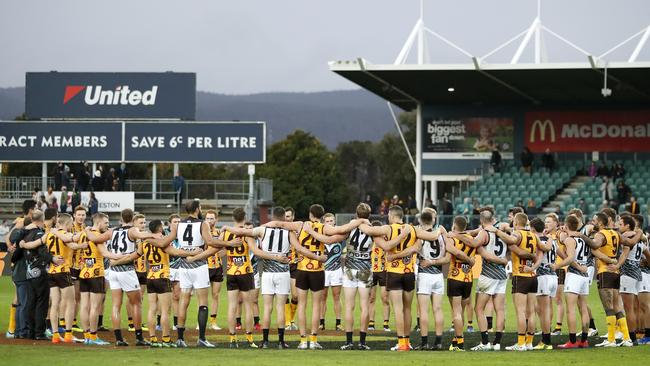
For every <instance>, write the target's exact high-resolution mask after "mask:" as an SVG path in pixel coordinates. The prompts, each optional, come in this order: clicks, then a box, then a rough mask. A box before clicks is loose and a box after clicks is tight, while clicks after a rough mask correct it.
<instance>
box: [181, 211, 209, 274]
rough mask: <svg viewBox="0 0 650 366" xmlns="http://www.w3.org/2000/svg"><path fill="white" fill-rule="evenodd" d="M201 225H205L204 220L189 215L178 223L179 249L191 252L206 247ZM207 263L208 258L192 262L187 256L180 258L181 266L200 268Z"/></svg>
mask: <svg viewBox="0 0 650 366" xmlns="http://www.w3.org/2000/svg"><path fill="white" fill-rule="evenodd" d="M201 225H203V221H202V220H200V219H197V218H194V217H187V218H186V219H184V220H182V221H181V222H180V223H179V224H178V232H177V233H176V240H178V245H179V249H183V250H185V251H189V252H191V251H196V250H198V249H205V242H204V241H203V236H202V235H201ZM207 265H208V260H207V259H202V260H200V261H195V262H192V263H190V262H188V261H187V260H186V259H185V258H180V259H179V261H178V266H179V268H198V267H201V266H207Z"/></svg>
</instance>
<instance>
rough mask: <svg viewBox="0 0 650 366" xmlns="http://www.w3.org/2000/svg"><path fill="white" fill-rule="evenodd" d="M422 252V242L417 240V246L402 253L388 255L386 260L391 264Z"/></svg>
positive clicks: (412, 246)
mask: <svg viewBox="0 0 650 366" xmlns="http://www.w3.org/2000/svg"><path fill="white" fill-rule="evenodd" d="M420 250H422V240H417V241H416V242H415V245H411V246H410V247H408V248H406V249H404V250H402V251H401V252H398V253H386V260H387V261H389V262H391V261H394V260H395V259H400V258H404V257H409V256H412V255H413V254H416V253H419V252H420Z"/></svg>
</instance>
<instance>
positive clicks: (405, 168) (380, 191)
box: [336, 112, 415, 210]
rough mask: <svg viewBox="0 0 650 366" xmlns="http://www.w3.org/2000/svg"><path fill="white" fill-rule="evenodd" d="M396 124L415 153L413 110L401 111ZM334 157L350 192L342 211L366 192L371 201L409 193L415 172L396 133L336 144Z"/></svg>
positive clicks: (364, 195)
mask: <svg viewBox="0 0 650 366" xmlns="http://www.w3.org/2000/svg"><path fill="white" fill-rule="evenodd" d="M399 123H400V127H401V128H402V132H403V133H404V138H405V139H406V143H407V145H408V146H409V149H410V150H411V152H413V153H415V113H414V112H404V113H401V114H400V115H399ZM336 156H337V160H338V164H339V167H340V169H341V171H342V173H343V175H344V180H345V182H347V184H348V190H349V192H350V201H349V204H348V205H346V206H345V208H346V210H351V209H353V208H354V205H356V203H357V202H359V201H362V200H365V198H366V195H368V194H369V195H370V196H371V200H372V201H373V203H375V204H378V203H379V201H380V200H381V199H382V198H390V197H391V196H393V195H394V194H397V195H399V196H400V198H402V199H404V200H405V199H406V197H407V196H408V195H413V192H414V186H415V172H414V171H413V166H412V165H411V162H410V160H409V157H408V154H407V152H406V150H405V149H404V144H403V143H402V139H401V138H400V136H399V134H398V133H397V132H391V133H387V134H386V135H384V137H383V138H382V139H381V140H380V141H379V142H376V143H372V142H369V141H351V142H344V143H340V144H339V145H338V146H337V149H336Z"/></svg>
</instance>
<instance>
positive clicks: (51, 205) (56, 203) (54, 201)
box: [49, 197, 59, 211]
mask: <svg viewBox="0 0 650 366" xmlns="http://www.w3.org/2000/svg"><path fill="white" fill-rule="evenodd" d="M49 207H50V208H55V209H56V210H57V211H59V203H58V202H57V201H56V197H54V198H52V203H50V204H49Z"/></svg>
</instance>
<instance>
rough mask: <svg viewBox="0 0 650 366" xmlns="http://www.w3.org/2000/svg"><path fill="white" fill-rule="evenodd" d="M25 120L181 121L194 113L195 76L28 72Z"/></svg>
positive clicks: (190, 117) (188, 74)
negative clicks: (162, 119)
mask: <svg viewBox="0 0 650 366" xmlns="http://www.w3.org/2000/svg"><path fill="white" fill-rule="evenodd" d="M25 114H26V115H27V118H29V119H59V118H61V119H82V118H85V119H159V118H164V119H181V120H194V119H195V115H196V74H195V73H175V72H159V73H151V72H150V73H144V72H137V73H136V72H125V73H110V72H28V73H27V74H26V80H25Z"/></svg>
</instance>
